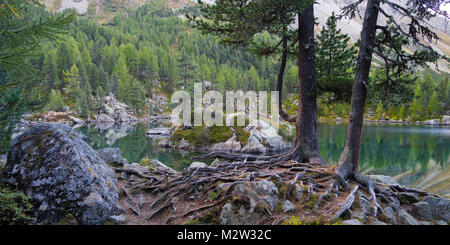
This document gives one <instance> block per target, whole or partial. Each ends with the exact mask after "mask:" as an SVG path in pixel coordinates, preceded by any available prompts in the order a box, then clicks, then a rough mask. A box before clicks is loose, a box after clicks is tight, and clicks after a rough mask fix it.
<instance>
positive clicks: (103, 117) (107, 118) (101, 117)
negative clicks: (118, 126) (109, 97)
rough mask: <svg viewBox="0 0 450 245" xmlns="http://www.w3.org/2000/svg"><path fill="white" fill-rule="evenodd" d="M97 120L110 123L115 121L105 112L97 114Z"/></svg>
mask: <svg viewBox="0 0 450 245" xmlns="http://www.w3.org/2000/svg"><path fill="white" fill-rule="evenodd" d="M96 121H97V122H99V123H108V122H109V123H111V122H115V120H114V119H112V118H111V117H110V116H108V115H107V114H103V113H102V114H100V115H98V116H97V120H96Z"/></svg>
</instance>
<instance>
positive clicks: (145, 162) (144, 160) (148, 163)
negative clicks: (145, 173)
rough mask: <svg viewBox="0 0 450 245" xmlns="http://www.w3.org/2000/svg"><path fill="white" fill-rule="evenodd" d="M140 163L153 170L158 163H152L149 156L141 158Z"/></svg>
mask: <svg viewBox="0 0 450 245" xmlns="http://www.w3.org/2000/svg"><path fill="white" fill-rule="evenodd" d="M139 165H141V166H144V167H147V168H148V169H149V170H153V169H154V168H155V167H156V164H154V163H152V159H151V158H149V157H147V156H146V157H143V158H142V159H141V161H140V162H139Z"/></svg>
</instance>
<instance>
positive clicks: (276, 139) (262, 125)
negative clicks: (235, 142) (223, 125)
mask: <svg viewBox="0 0 450 245" xmlns="http://www.w3.org/2000/svg"><path fill="white" fill-rule="evenodd" d="M244 130H246V131H248V132H250V137H249V139H248V143H247V145H246V146H245V147H243V148H242V152H243V153H267V152H282V151H284V150H287V149H289V148H290V144H288V143H286V142H284V141H283V138H282V137H281V136H280V135H279V134H278V132H277V130H276V129H275V128H274V127H272V126H271V125H270V124H269V123H267V122H266V121H264V120H254V121H252V122H250V124H249V125H248V126H247V127H246V128H245V129H244Z"/></svg>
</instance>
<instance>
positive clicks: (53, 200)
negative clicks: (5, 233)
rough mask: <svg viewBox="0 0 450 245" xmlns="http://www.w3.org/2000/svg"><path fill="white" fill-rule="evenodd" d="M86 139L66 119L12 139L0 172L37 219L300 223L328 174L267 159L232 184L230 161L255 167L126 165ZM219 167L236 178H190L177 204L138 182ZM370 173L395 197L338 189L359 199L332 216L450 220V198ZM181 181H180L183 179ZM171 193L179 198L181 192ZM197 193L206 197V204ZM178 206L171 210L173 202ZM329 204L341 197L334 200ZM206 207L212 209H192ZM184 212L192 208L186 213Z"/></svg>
mask: <svg viewBox="0 0 450 245" xmlns="http://www.w3.org/2000/svg"><path fill="white" fill-rule="evenodd" d="M161 132H162V131H161ZM85 140H86V139H85V137H84V136H83V135H81V134H79V133H77V132H76V131H74V130H73V129H72V128H71V127H69V126H67V125H61V124H52V123H44V124H36V125H33V126H32V127H31V128H30V129H28V130H26V131H25V132H23V133H22V134H21V135H19V136H17V137H16V138H15V140H14V141H13V143H12V144H11V147H10V151H9V153H8V157H7V163H6V166H5V167H4V170H3V173H2V178H1V179H2V181H3V182H6V183H7V184H8V185H10V186H14V188H16V189H17V190H21V191H23V192H25V193H26V194H27V195H29V196H31V197H32V200H33V203H34V209H33V210H34V211H33V212H34V216H35V218H36V223H37V224H54V223H60V222H65V220H67V219H68V217H69V218H70V219H71V220H72V221H71V222H75V223H77V224H165V223H170V224H185V223H204V224H256V223H261V222H262V223H263V224H283V223H289V222H294V221H292V220H291V219H294V218H293V217H297V218H298V219H301V220H303V222H306V221H307V220H309V219H312V218H314V217H315V218H317V217H318V213H317V212H318V209H316V208H317V207H316V206H317V204H316V205H314V202H318V197H319V196H322V194H321V193H322V188H321V187H319V186H320V185H319V183H320V182H319V181H322V180H319V179H317V180H316V182H317V185H316V186H315V187H312V186H309V187H308V186H304V184H306V182H303V184H302V183H297V184H295V182H291V183H294V185H290V184H288V183H289V182H285V181H284V180H281V179H278V180H277V179H273V178H270V177H264V176H265V174H264V173H265V172H267V171H272V170H270V166H269V168H268V169H266V170H263V169H260V170H258V169H256V168H255V169H254V170H253V176H254V177H253V178H256V179H253V180H252V178H251V177H250V178H243V179H242V180H241V181H239V182H237V184H232V183H233V182H231V183H227V181H225V182H224V180H225V179H227V178H228V179H230V178H231V176H232V175H233V173H234V172H233V171H231V172H229V171H230V168H231V169H235V170H236V174H237V173H239V172H240V173H241V175H242V174H245V173H246V171H248V167H249V166H247V167H246V166H245V164H244V165H242V164H241V163H239V162H238V163H233V162H227V161H223V160H219V159H216V160H215V161H214V162H213V163H212V164H211V165H210V166H207V165H206V164H204V163H201V162H194V163H192V164H191V166H190V167H189V168H187V169H185V170H184V171H183V172H176V171H175V170H173V169H171V168H169V167H167V166H165V165H164V164H163V163H161V162H159V161H157V160H156V159H155V160H151V161H150V162H148V163H146V165H142V163H141V164H137V163H131V164H128V161H126V159H123V157H122V155H121V152H120V150H119V149H117V148H106V149H101V150H99V151H95V150H93V149H92V148H91V147H90V146H89V145H88V144H86V142H85ZM278 165H280V167H278V168H277V169H280V171H281V172H278V174H277V175H280V176H283V175H282V174H283V173H289V172H284V171H290V170H289V169H296V168H298V166H303V165H302V164H301V163H295V162H291V163H279V164H278ZM291 166H292V167H291ZM243 167H245V169H247V170H245V171H243V172H242V171H240V170H239V168H243ZM310 167H312V168H311V170H310V171H317V170H320V171H324V170H323V169H322V170H321V168H320V167H313V166H310ZM302 168H303V167H302ZM308 168H309V167H308ZM226 169H229V170H226ZM315 169H316V170H315ZM114 172H115V173H114ZM216 172H217V173H219V172H220V173H226V172H229V175H230V177H227V178H223V177H221V179H222V181H219V182H215V181H212V180H211V181H210V182H208V181H207V182H204V185H205V186H204V188H206V187H208V188H206V189H203V188H202V187H201V186H202V185H203V184H202V185H200V186H196V185H188V186H187V187H186V188H188V189H186V190H183V191H187V193H191V194H188V195H187V196H185V198H184V199H172V200H173V203H172V204H170V203H166V204H167V205H166V204H164V203H159V201H158V200H160V198H161V196H160V195H158V194H157V193H156V194H155V193H154V192H147V191H142V190H140V189H139V188H138V189H135V186H136V184H137V183H143V181H144V182H145V181H149V180H150V182H149V183H152V182H154V183H153V184H151V185H150V186H155V185H156V183H157V182H158V180H159V181H162V182H161V183H160V185H161V187H162V186H164V185H167V184H168V185H170V184H171V183H172V184H174V183H177V181H179V180H182V179H183V178H186V177H187V176H190V177H189V178H190V179H189V180H190V181H194V182H198V181H205V180H207V179H208V178H211V177H212V176H214V175H212V174H213V173H216ZM324 173H326V172H324ZM163 176H166V177H163ZM183 176H184V177H183ZM207 176H211V177H207ZM286 176H289V175H286ZM161 177H163V178H161ZM204 178H206V179H204ZM370 178H371V179H372V180H373V181H374V183H375V184H376V186H377V188H383V189H386V190H388V189H389V190H391V191H395V193H396V194H395V196H396V197H397V198H393V197H390V198H388V199H386V200H384V199H385V198H386V197H382V196H377V198H380V200H379V202H380V203H381V207H380V209H379V211H378V212H377V214H376V215H374V213H373V205H372V204H373V203H372V201H371V199H370V196H368V195H367V193H366V192H365V191H364V190H362V189H361V190H360V191H358V190H356V191H355V192H353V194H352V193H351V192H349V191H346V192H342V193H341V192H339V193H337V195H340V196H342V197H341V198H338V199H337V200H342V198H344V199H345V196H347V199H348V198H349V197H350V196H351V195H354V200H353V201H352V205H351V206H349V208H348V210H344V211H345V212H342V214H341V215H339V217H337V219H336V220H333V222H337V223H339V224H344V225H361V224H369V225H384V224H393V225H400V224H406V225H429V224H434V225H440V224H449V222H450V200H449V199H446V198H444V197H441V196H438V195H434V194H430V193H426V192H423V191H420V190H414V189H410V188H406V187H403V186H400V185H398V184H397V183H396V182H395V181H394V180H392V178H389V177H386V176H370ZM164 179H165V180H164ZM322 179H323V178H322ZM325 179H326V178H325ZM186 180H188V179H186ZM155 181H156V182H155ZM166 181H168V182H167V183H165V182H166ZM280 181H281V182H280ZM202 183H203V182H202ZM286 183H287V184H286ZM349 185H350V183H349ZM156 186H157V185H156ZM179 186H180V188H181V187H182V186H183V184H180V185H179ZM293 187H295V188H293ZM145 188H148V187H145ZM286 188H287V189H286ZM311 188H312V189H311ZM206 190H207V191H206ZM180 191H181V189H180ZM163 193H164V192H163ZM225 193H229V194H227V195H225ZM287 193H288V194H287ZM172 194H173V196H174V197H175V194H176V193H172ZM230 194H231V195H230ZM164 195H168V194H167V193H166V194H164ZM166 197H167V196H166ZM228 197H230V198H231V199H229V198H228ZM198 200H207V201H206V204H205V203H198ZM219 200H221V201H220V202H219ZM233 200H235V201H233ZM222 201H223V202H222ZM313 201H314V202H313ZM252 203H253V204H252ZM257 203H262V204H263V207H265V208H262V209H261V208H257V207H258V205H256V206H254V207H253V208H252V205H255V204H257ZM248 204H250V206H248ZM172 205H173V210H172V211H171V209H169V208H168V207H171V206H172ZM205 205H206V206H205ZM330 205H332V206H333V205H339V204H336V203H332V202H330ZM202 207H204V210H205V211H209V212H200V211H196V212H194V211H193V210H197V209H198V210H200V209H203V208H202ZM328 208H329V207H328ZM145 210H147V211H145ZM148 210H150V211H148ZM174 210H178V211H174ZM264 210H266V211H264ZM191 211H192V213H191ZM185 212H186V213H191V215H185V216H183V215H184V213H185ZM160 213H164V214H160ZM181 214H183V215H181ZM194 214H196V215H194ZM149 217H150V218H149ZM164 217H169V219H168V220H166V218H164ZM171 217H172V218H171ZM169 221H170V222H169ZM310 221H311V220H309V221H308V222H310ZM314 222H319V221H317V220H316V221H314ZM320 222H325V221H320ZM327 222H331V220H329V221H326V222H325V223H327Z"/></svg>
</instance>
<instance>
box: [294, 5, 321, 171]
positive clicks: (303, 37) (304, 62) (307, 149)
mask: <svg viewBox="0 0 450 245" xmlns="http://www.w3.org/2000/svg"><path fill="white" fill-rule="evenodd" d="M298 22H299V24H298V39H299V55H298V74H299V94H298V95H299V97H298V102H299V107H298V112H297V115H298V117H297V121H296V122H295V126H296V138H295V144H294V148H293V154H294V159H295V160H297V161H299V162H315V163H323V160H322V158H321V157H320V155H319V145H318V132H317V101H316V99H317V84H316V72H315V58H314V7H313V5H311V6H309V7H307V8H305V9H304V10H303V12H302V13H299V15H298Z"/></svg>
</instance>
